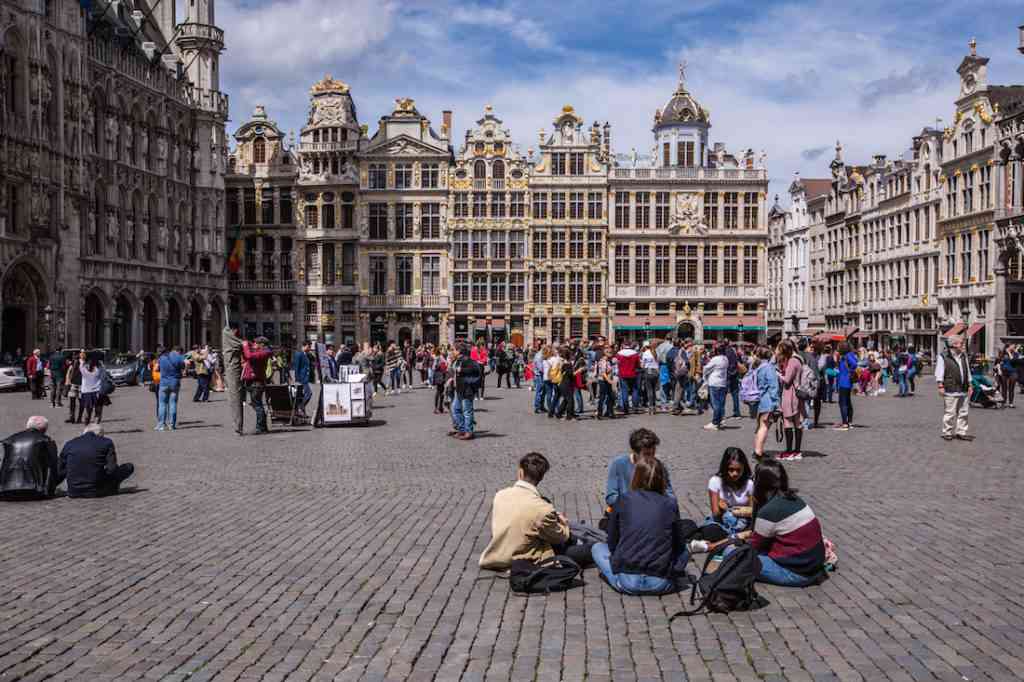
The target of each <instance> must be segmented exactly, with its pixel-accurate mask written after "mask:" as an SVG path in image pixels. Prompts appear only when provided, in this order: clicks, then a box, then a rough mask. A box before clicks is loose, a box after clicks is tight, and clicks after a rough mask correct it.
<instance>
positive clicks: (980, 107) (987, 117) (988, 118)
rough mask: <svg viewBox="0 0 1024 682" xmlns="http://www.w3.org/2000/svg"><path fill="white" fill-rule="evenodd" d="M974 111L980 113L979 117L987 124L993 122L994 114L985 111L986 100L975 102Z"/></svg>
mask: <svg viewBox="0 0 1024 682" xmlns="http://www.w3.org/2000/svg"><path fill="white" fill-rule="evenodd" d="M974 111H975V112H976V113H977V114H978V118H980V119H981V121H982V122H983V123H985V124H986V125H988V124H990V123H992V115H991V114H989V113H988V112H986V111H985V103H984V102H975V103H974Z"/></svg>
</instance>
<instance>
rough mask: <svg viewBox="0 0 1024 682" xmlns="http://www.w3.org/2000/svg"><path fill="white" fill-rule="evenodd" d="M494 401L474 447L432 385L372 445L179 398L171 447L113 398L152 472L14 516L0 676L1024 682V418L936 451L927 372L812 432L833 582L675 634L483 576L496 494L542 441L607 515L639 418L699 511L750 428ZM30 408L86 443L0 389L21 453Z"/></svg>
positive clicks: (573, 595) (0, 409)
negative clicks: (621, 458)
mask: <svg viewBox="0 0 1024 682" xmlns="http://www.w3.org/2000/svg"><path fill="white" fill-rule="evenodd" d="M190 389H191V383H190V382H188V383H186V384H185V386H184V387H183V390H182V395H183V396H186V395H188V394H189V391H190ZM487 393H488V396H487V400H486V401H484V402H483V403H479V405H480V408H479V410H478V416H477V419H478V428H479V429H480V430H481V432H480V437H479V438H478V439H476V440H474V441H472V442H466V443H463V442H455V441H452V440H451V439H448V438H446V437H445V435H444V434H445V432H446V431H447V429H448V428H449V422H448V420H447V418H442V417H437V416H434V415H432V414H431V408H432V405H431V395H430V392H429V391H427V390H416V391H414V392H412V393H411V394H402V395H399V396H393V397H388V398H383V399H381V400H380V401H379V402H378V404H377V406H376V410H375V415H374V417H375V422H374V424H373V425H371V426H369V427H360V428H347V429H345V428H335V429H322V430H309V429H291V428H288V427H279V428H277V429H276V430H275V431H274V432H273V433H272V434H271V435H268V436H264V437H246V438H238V437H236V436H234V435H233V434H232V433H231V429H230V427H229V426H228V423H229V421H230V420H229V417H228V411H227V406H226V403H225V402H224V397H223V395H215V396H214V398H213V401H212V402H211V403H209V404H208V405H205V406H199V405H197V404H193V403H191V402H189V401H188V399H186V400H185V401H183V403H182V404H181V412H180V416H179V424H180V428H179V430H178V431H177V432H168V433H154V432H153V431H152V427H153V396H152V394H150V393H148V392H147V391H146V390H145V389H142V388H122V389H119V390H118V391H117V393H116V394H114V396H113V400H114V405H113V406H112V407H111V408H109V409H108V411H107V415H106V416H107V419H106V420H105V427H106V428H107V429H108V435H110V436H111V437H112V438H113V439H114V440H115V442H116V444H117V447H118V454H119V458H120V459H121V461H128V462H133V463H135V465H136V475H135V477H134V478H133V479H132V480H130V481H129V485H134V486H136V487H137V491H136V492H135V493H134V494H124V495H119V496H116V497H112V498H105V499H93V500H71V499H68V498H59V499H56V500H52V501H47V502H31V503H18V504H15V503H5V504H3V505H2V506H0V523H2V532H0V679H2V680H5V681H6V680H22V679H23V680H43V679H60V680H89V681H93V680H143V679H145V680H193V681H198V680H257V679H258V680H283V679H289V680H305V679H316V680H327V679H338V680H357V679H359V680H434V679H437V680H457V679H465V680H530V679H534V680H555V679H567V680H583V679H587V680H612V679H614V680H649V679H667V680H715V681H716V682H719V681H725V680H815V681H819V680H844V681H846V680H872V681H873V680H889V679H892V680H908V681H909V680H933V679H935V680H998V681H1005V680H1012V679H1020V678H1021V677H1022V676H1024V657H1022V655H1021V653H1020V652H1021V645H1022V644H1024V616H1022V615H1021V613H1022V609H1021V606H1022V605H1024V586H1022V584H1024V580H1022V578H1024V571H1022V569H1021V566H1020V557H1021V556H1024V542H1022V541H1021V539H1020V536H1019V534H1018V533H1017V532H1016V531H1015V528H1016V521H1017V519H1018V517H1019V516H1020V515H1021V513H1022V511H1024V509H1022V507H1024V505H1022V503H1021V498H1020V496H1019V495H1018V494H1017V493H1018V492H1019V489H1020V487H1021V474H1020V471H1021V469H1020V466H1019V458H1020V453H1021V447H1020V440H1019V434H1020V427H1021V423H1022V421H1021V417H1022V415H1024V411H1012V410H993V411H983V410H972V412H971V431H972V433H973V434H975V435H976V436H977V440H976V441H974V442H970V443H964V442H954V443H945V442H943V441H942V440H941V439H940V438H939V420H940V416H941V409H940V406H939V402H938V399H937V398H936V397H935V394H934V386H933V384H932V382H931V380H930V379H929V380H927V381H924V382H922V386H920V387H919V391H918V394H917V396H916V397H915V398H913V399H910V400H896V399H895V398H892V397H884V396H883V397H877V398H868V399H855V406H856V407H855V409H856V419H855V422H856V424H857V425H858V427H859V428H855V429H853V430H852V431H850V432H848V433H841V432H836V431H833V430H831V429H830V428H828V429H821V430H816V431H811V432H809V433H808V436H807V438H806V439H805V448H807V449H808V450H813V451H816V452H817V453H819V454H820V456H818V457H808V458H805V459H804V460H803V461H800V462H795V463H792V464H790V465H789V466H788V469H789V471H790V473H791V478H792V479H793V483H794V485H795V486H796V487H798V488H799V489H800V491H801V495H802V496H803V497H804V498H805V499H806V500H807V501H808V502H809V503H810V504H811V505H812V506H813V508H814V509H815V511H816V512H817V514H818V516H819V517H820V518H821V520H822V524H823V526H824V530H825V533H826V534H827V535H828V536H829V537H830V538H831V539H832V540H833V541H834V542H835V543H836V546H837V550H838V553H839V557H840V570H839V571H838V572H837V573H835V574H834V575H833V577H832V579H830V580H828V581H827V582H826V583H825V584H823V585H821V586H819V587H812V588H808V589H804V590H796V589H783V588H774V587H768V586H762V587H760V592H761V594H762V595H764V596H765V597H767V599H768V601H769V602H770V604H769V605H768V606H766V607H765V608H763V609H761V610H759V611H754V612H749V613H734V614H731V615H727V616H723V615H713V616H710V617H708V616H698V617H694V618H691V619H685V618H681V619H677V620H676V621H674V622H673V624H672V626H671V627H669V623H668V616H669V615H671V614H672V613H674V612H675V611H677V610H679V609H680V608H681V607H682V606H683V605H684V600H685V599H686V597H687V596H688V595H672V596H668V597H662V598H655V597H643V598H638V597H624V596H621V595H619V594H616V593H615V592H613V591H612V590H611V589H610V588H609V587H608V586H607V585H605V584H604V583H603V582H602V581H601V580H600V579H599V578H598V577H597V573H596V571H593V570H588V571H587V573H586V575H585V578H586V585H585V586H584V587H583V588H581V589H576V590H572V591H569V592H567V593H562V594H556V595H551V596H531V597H528V598H527V597H523V596H518V595H513V594H511V593H510V591H509V588H508V584H507V582H506V581H504V580H500V579H495V578H493V577H492V576H491V575H490V574H489V573H487V572H481V571H479V570H478V568H477V558H478V557H479V554H480V552H481V550H482V549H483V548H484V546H485V545H486V543H487V541H488V539H489V518H488V517H489V510H490V502H491V497H492V495H493V494H494V492H495V491H496V490H498V489H499V488H500V487H503V486H505V485H507V484H508V483H509V482H510V481H511V480H512V479H513V477H514V473H515V462H516V460H517V459H518V457H519V456H520V455H521V454H523V453H524V452H527V451H529V450H538V451H541V452H543V453H545V454H546V455H547V456H548V457H549V458H550V459H551V461H552V464H553V469H552V471H551V472H550V473H549V474H548V476H547V478H546V479H545V480H544V482H543V484H542V486H541V490H542V492H545V493H546V494H547V495H549V496H550V497H552V498H553V500H554V502H555V504H556V506H557V507H558V508H560V509H561V510H563V511H565V512H566V513H567V515H568V516H569V517H570V518H574V519H579V518H583V519H590V520H592V521H596V519H597V518H598V517H599V514H600V509H601V499H602V493H603V487H604V480H605V473H606V467H607V463H608V460H609V459H610V458H611V457H612V456H613V455H614V454H617V453H619V452H622V451H624V449H625V447H626V439H627V436H628V432H629V430H630V429H632V428H635V427H638V426H641V425H644V426H649V427H652V428H653V429H654V430H655V431H656V432H657V433H658V434H659V436H660V437H661V439H662V447H661V448H660V450H659V456H660V457H661V458H662V459H664V460H665V461H666V463H667V464H668V467H669V470H670V471H671V474H672V481H673V485H674V487H675V490H676V492H677V494H678V495H679V500H680V505H681V510H682V513H683V515H684V516H689V517H691V518H695V519H699V518H702V517H703V516H704V515H705V511H706V508H707V496H706V492H705V487H706V483H707V479H708V477H709V476H710V474H711V473H712V471H713V469H714V468H715V466H716V465H717V460H718V458H719V456H720V455H721V452H722V449H723V448H724V447H726V446H727V445H739V446H741V447H743V448H744V449H745V450H748V451H749V446H750V440H751V435H752V427H751V425H750V423H749V422H748V421H745V420H744V421H733V422H730V424H729V425H730V428H729V429H728V430H726V431H724V432H720V433H707V432H704V431H702V430H701V429H700V427H701V426H702V425H703V424H704V423H705V422H704V419H702V418H698V417H678V418H676V417H671V416H664V415H659V416H654V417H648V416H642V417H640V416H635V417H630V418H628V419H621V420H617V421H612V422H608V421H603V422H598V421H594V420H592V419H586V420H584V421H582V422H578V423H569V424H566V423H563V422H561V421H555V420H548V419H546V418H541V417H538V416H534V415H533V414H532V410H531V409H530V406H529V404H528V403H529V401H530V400H531V398H532V394H531V393H530V392H529V391H527V390H525V389H523V390H518V391H517V390H514V389H513V390H508V389H505V390H497V389H491V388H490V387H489V390H488V391H487ZM836 412H837V410H836V408H835V406H834V405H828V406H826V408H825V410H824V413H823V420H824V421H825V422H826V423H830V422H832V421H833V419H834V417H835V415H836ZM36 413H41V414H44V415H46V416H48V417H49V418H50V419H51V421H52V423H51V430H50V433H51V435H52V436H53V437H54V438H55V439H56V440H57V441H58V444H62V443H63V442H64V441H65V440H66V439H67V438H69V437H71V436H72V435H76V434H77V432H78V431H79V428H80V427H76V426H72V425H68V424H64V423H63V418H64V416H65V412H64V411H63V410H56V409H51V408H50V406H49V404H48V403H44V402H42V401H39V402H33V401H31V400H30V399H29V396H28V395H27V394H25V393H17V394H5V395H0V429H2V432H3V434H4V435H6V434H9V433H11V432H14V431H17V430H20V429H22V428H23V427H24V422H25V420H26V418H27V417H28V416H29V415H31V414H36ZM590 414H592V412H588V416H589V415H590ZM246 417H247V419H248V420H250V422H251V417H252V412H251V411H249V412H248V413H247V415H246Z"/></svg>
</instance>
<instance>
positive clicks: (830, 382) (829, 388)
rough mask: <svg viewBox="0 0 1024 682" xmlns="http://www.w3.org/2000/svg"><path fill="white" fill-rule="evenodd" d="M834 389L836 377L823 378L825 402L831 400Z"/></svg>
mask: <svg viewBox="0 0 1024 682" xmlns="http://www.w3.org/2000/svg"><path fill="white" fill-rule="evenodd" d="M835 390H836V378H835V377H828V378H827V379H826V380H825V402H827V403H830V402H832V396H833V394H834V393H835Z"/></svg>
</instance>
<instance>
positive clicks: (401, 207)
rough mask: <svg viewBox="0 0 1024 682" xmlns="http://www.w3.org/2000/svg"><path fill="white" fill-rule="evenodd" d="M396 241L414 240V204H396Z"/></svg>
mask: <svg viewBox="0 0 1024 682" xmlns="http://www.w3.org/2000/svg"><path fill="white" fill-rule="evenodd" d="M395 239H412V204H395Z"/></svg>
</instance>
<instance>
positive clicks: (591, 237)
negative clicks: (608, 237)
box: [587, 230, 604, 260]
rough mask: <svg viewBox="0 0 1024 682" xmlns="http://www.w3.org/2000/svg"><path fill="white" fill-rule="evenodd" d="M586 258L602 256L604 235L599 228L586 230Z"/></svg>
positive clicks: (597, 258)
mask: <svg viewBox="0 0 1024 682" xmlns="http://www.w3.org/2000/svg"><path fill="white" fill-rule="evenodd" d="M587 258H590V259H593V260H600V259H601V258H604V235H602V234H601V231H600V230H590V231H589V232H587Z"/></svg>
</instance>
